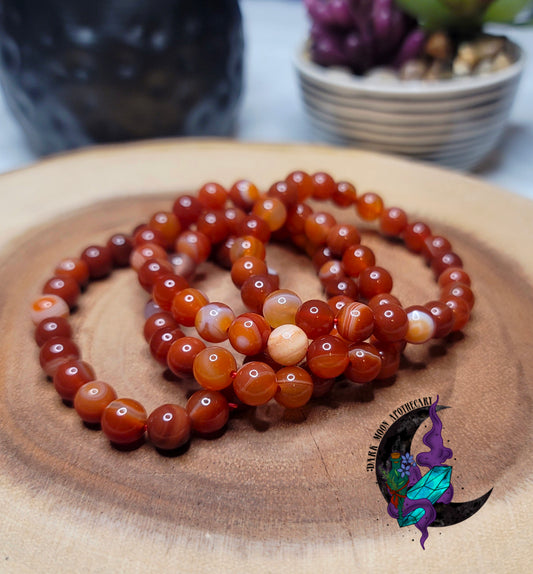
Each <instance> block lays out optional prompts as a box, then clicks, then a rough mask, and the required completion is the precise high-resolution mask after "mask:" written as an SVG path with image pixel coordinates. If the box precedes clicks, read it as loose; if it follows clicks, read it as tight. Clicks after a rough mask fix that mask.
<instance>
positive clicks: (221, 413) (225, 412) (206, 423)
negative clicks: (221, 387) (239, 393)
mask: <svg viewBox="0 0 533 574" xmlns="http://www.w3.org/2000/svg"><path fill="white" fill-rule="evenodd" d="M186 410H187V414H188V415H189V418H190V419H191V425H192V428H193V430H195V431H196V432H197V433H200V434H206V435H209V434H212V433H215V432H217V431H220V430H222V429H223V428H224V426H225V425H226V423H227V422H228V419H229V406H228V401H227V400H226V399H225V397H224V395H222V394H221V393H219V392H217V391H208V390H202V391H196V392H195V393H194V394H193V395H191V397H190V398H189V400H188V401H187V406H186Z"/></svg>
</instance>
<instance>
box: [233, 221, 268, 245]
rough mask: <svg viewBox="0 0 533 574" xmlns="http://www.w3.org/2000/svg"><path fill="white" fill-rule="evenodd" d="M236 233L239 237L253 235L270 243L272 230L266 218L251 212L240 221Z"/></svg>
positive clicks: (263, 241)
mask: <svg viewBox="0 0 533 574" xmlns="http://www.w3.org/2000/svg"><path fill="white" fill-rule="evenodd" d="M235 235H237V236H238V237H244V236H251V237H255V238H256V239H259V241H261V242H262V243H268V241H269V240H270V237H271V235H272V232H271V231H270V227H269V226H268V223H267V222H266V221H265V220H264V219H261V218H260V217H257V215H253V214H250V215H247V216H246V217H245V218H244V219H243V221H242V222H241V223H240V225H239V227H238V229H237V230H236V233H235Z"/></svg>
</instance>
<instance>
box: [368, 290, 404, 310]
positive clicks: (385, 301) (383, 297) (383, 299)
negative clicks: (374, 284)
mask: <svg viewBox="0 0 533 574" xmlns="http://www.w3.org/2000/svg"><path fill="white" fill-rule="evenodd" d="M390 303H392V304H394V305H399V306H400V307H401V306H402V304H401V302H400V300H399V299H398V297H395V296H394V295H391V294H390V293H378V294H377V295H374V296H373V297H372V298H371V299H370V300H369V301H368V306H369V307H370V308H371V309H374V308H376V307H379V306H381V305H389V304H390Z"/></svg>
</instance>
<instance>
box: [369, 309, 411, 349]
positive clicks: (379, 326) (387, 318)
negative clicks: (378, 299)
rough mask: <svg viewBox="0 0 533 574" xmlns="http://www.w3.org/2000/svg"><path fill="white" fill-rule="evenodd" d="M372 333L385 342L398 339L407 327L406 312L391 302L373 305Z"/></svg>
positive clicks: (403, 335) (403, 334) (405, 331)
mask: <svg viewBox="0 0 533 574" xmlns="http://www.w3.org/2000/svg"><path fill="white" fill-rule="evenodd" d="M373 311H374V335H375V336H376V337H377V338H378V339H379V340H380V341H385V342H393V341H400V340H402V339H404V338H405V335H406V333H407V329H408V328H409V320H408V318H407V313H406V312H405V310H404V309H403V308H402V307H400V306H399V305H394V304H393V303H389V304H386V305H385V304H384V305H379V306H378V307H374V309H373Z"/></svg>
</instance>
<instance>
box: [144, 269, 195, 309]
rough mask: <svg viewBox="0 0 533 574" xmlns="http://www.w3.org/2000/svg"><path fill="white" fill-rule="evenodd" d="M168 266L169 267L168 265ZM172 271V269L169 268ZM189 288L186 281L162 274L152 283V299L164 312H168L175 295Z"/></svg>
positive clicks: (172, 275)
mask: <svg viewBox="0 0 533 574" xmlns="http://www.w3.org/2000/svg"><path fill="white" fill-rule="evenodd" d="M169 265H171V264H170V263H169ZM171 269H172V267H171ZM188 286H189V284H188V283H187V280H186V279H184V278H183V277H181V276H179V275H174V274H173V273H172V274H167V273H164V274H162V275H160V276H158V277H156V279H155V280H154V282H153V285H152V299H153V300H154V302H155V303H156V304H157V305H159V307H161V309H163V310H164V311H170V309H171V308H172V301H173V300H174V296H175V295H176V293H179V292H180V291H181V290H182V289H186V288H187V287H188Z"/></svg>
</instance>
